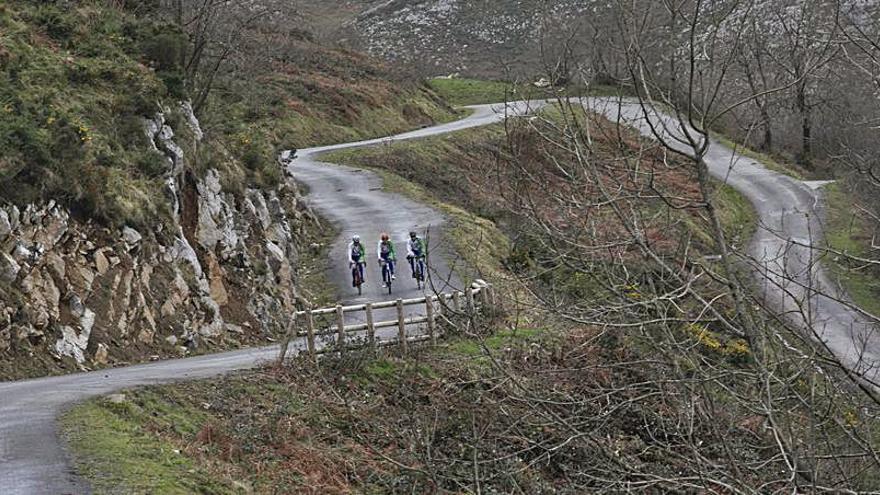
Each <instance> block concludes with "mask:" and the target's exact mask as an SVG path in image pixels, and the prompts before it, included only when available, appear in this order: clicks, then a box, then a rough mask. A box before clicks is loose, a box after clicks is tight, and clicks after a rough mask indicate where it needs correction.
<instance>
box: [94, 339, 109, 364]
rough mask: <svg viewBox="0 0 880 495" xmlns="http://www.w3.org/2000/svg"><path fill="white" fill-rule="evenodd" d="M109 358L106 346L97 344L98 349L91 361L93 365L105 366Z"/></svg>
mask: <svg viewBox="0 0 880 495" xmlns="http://www.w3.org/2000/svg"><path fill="white" fill-rule="evenodd" d="M109 357H110V352H109V349H108V348H107V346H106V345H105V344H104V343H101V344H98V349H97V350H96V351H95V358H94V359H92V361H94V362H95V364H100V365H105V364H107V362H108V360H109Z"/></svg>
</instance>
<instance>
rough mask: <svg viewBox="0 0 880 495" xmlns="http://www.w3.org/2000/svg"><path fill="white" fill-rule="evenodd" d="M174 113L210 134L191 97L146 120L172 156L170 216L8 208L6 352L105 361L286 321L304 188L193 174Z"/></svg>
mask: <svg viewBox="0 0 880 495" xmlns="http://www.w3.org/2000/svg"><path fill="white" fill-rule="evenodd" d="M169 112H180V113H182V116H183V117H184V118H182V119H176V120H175V121H180V122H184V123H185V124H186V125H187V126H188V127H189V128H188V129H186V130H185V131H186V132H185V136H186V139H193V140H195V141H198V140H201V139H202V132H201V130H200V129H199V128H198V120H197V119H196V118H195V116H193V115H192V111H191V109H190V107H189V106H188V105H186V104H183V105H181V106H180V107H179V108H176V109H172V110H167V111H166V112H163V113H162V114H158V115H157V116H156V117H155V118H153V119H150V120H149V121H148V122H147V123H146V124H145V129H146V133H147V135H148V136H149V138H150V142H151V143H152V146H153V147H154V148H155V150H156V151H159V152H161V153H162V154H163V155H164V156H165V157H166V158H167V161H168V173H167V176H166V178H165V183H166V186H167V191H166V192H167V195H168V208H169V211H170V213H171V217H172V218H173V220H172V222H171V225H170V226H169V225H166V224H162V225H157V226H156V228H154V229H145V228H140V229H135V228H134V227H132V226H126V227H123V228H121V229H108V228H106V227H103V226H100V225H96V224H94V223H92V222H90V221H82V220H79V219H73V218H71V215H70V213H69V212H68V211H66V210H65V209H63V208H61V207H59V206H58V205H56V204H54V202H49V203H48V204H45V205H30V206H27V207H26V208H23V209H19V208H17V207H15V206H7V207H3V208H0V361H5V362H6V364H8V363H10V362H15V361H16V360H34V358H35V357H37V358H39V357H40V356H45V355H48V356H51V357H53V358H55V359H54V360H53V359H46V360H44V362H46V363H54V364H55V365H56V366H59V367H66V368H67V369H72V368H74V367H75V366H76V367H80V368H85V367H93V366H104V365H112V364H114V363H129V362H133V361H137V360H141V359H145V358H149V357H151V356H155V355H179V354H180V353H181V352H184V353H185V352H190V351H192V350H193V349H194V348H197V347H199V346H202V345H205V344H207V345H211V346H215V347H225V346H233V345H237V344H241V343H244V342H249V343H256V342H265V341H266V340H267V339H269V338H271V337H272V336H273V335H275V334H276V333H277V332H280V331H282V330H283V328H284V325H285V323H286V322H285V315H287V314H289V311H290V309H291V308H292V307H293V304H294V302H295V301H296V299H297V279H296V269H295V268H296V266H297V260H298V248H297V237H298V235H299V234H300V233H301V232H300V225H302V218H303V215H304V213H305V212H304V211H301V209H302V208H303V206H302V203H301V202H300V200H299V196H298V193H297V190H296V188H295V186H294V185H293V184H292V183H291V184H285V185H282V186H281V187H280V188H278V189H277V190H271V191H263V190H254V189H250V190H246V192H245V193H244V195H243V196H241V195H240V196H235V195H233V194H232V193H230V192H227V191H224V190H223V187H222V186H221V177H220V174H219V173H218V172H217V171H216V170H213V169H212V170H208V171H207V172H206V173H204V174H203V176H202V177H199V178H197V179H195V180H193V181H192V183H188V182H187V178H186V173H185V171H186V170H187V166H186V165H187V164H186V161H185V160H186V151H185V149H187V147H186V145H182V144H180V143H178V142H176V141H175V130H174V129H172V128H171V127H170V125H169V124H168V122H167V121H166V118H165V116H166V114H167V113H169ZM186 194H189V195H190V197H189V198H188V199H187V198H185V197H184V195H186ZM187 219H195V221H187ZM46 366H51V365H46ZM7 368H8V367H7ZM50 371H53V370H42V372H50ZM39 372H40V370H36V371H35V373H39ZM31 374H33V373H31Z"/></svg>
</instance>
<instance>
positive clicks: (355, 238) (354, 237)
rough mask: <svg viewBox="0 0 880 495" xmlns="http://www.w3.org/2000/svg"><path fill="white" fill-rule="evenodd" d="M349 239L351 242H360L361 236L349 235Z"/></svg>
mask: <svg viewBox="0 0 880 495" xmlns="http://www.w3.org/2000/svg"><path fill="white" fill-rule="evenodd" d="M351 240H352V242H361V236H359V235H357V234H355V235H353V236H351Z"/></svg>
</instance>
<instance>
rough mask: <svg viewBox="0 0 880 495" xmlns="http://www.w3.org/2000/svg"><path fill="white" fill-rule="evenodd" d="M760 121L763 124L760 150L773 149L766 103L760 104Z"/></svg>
mask: <svg viewBox="0 0 880 495" xmlns="http://www.w3.org/2000/svg"><path fill="white" fill-rule="evenodd" d="M761 122H762V124H761V125H763V126H764V142H763V143H761V150H762V151H767V152H770V151H773V129H772V128H771V127H770V112H768V111H767V105H766V104H762V105H761Z"/></svg>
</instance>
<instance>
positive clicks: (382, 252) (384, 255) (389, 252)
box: [376, 239, 397, 261]
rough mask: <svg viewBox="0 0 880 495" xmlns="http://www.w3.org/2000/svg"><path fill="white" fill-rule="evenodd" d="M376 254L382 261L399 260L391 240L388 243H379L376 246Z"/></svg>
mask: <svg viewBox="0 0 880 495" xmlns="http://www.w3.org/2000/svg"><path fill="white" fill-rule="evenodd" d="M376 254H377V255H378V259H379V260H380V261H381V260H386V261H387V260H389V259H390V260H392V261H393V260H395V259H397V254H396V253H395V252H394V243H393V242H391V240H390V239H389V240H387V241H379V244H377V245H376Z"/></svg>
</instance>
